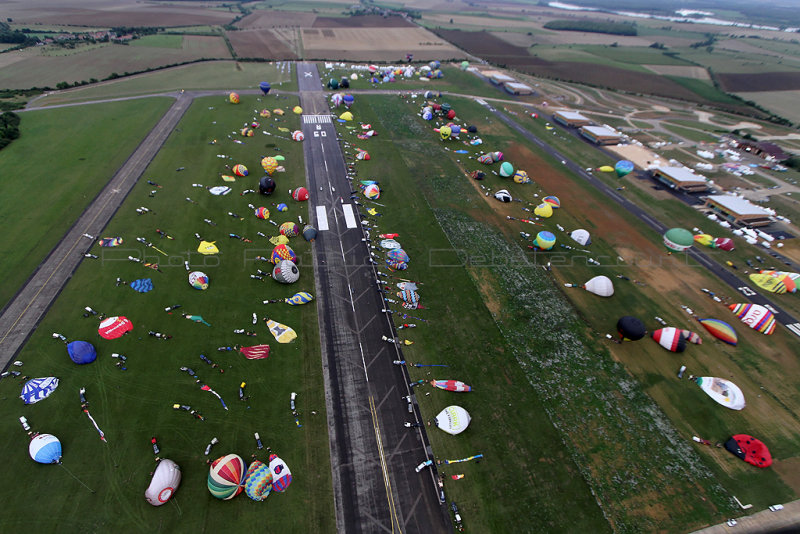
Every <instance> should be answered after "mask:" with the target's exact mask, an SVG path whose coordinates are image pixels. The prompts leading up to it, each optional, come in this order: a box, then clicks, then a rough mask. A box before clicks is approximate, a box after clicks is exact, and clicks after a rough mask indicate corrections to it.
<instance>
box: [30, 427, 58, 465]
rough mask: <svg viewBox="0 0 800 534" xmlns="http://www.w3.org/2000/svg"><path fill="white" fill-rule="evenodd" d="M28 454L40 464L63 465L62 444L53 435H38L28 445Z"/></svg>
mask: <svg viewBox="0 0 800 534" xmlns="http://www.w3.org/2000/svg"><path fill="white" fill-rule="evenodd" d="M28 454H30V455H31V459H32V460H33V461H34V462H37V463H40V464H58V463H61V442H60V441H58V438H57V437H55V436H54V435H52V434H37V435H35V436H34V437H33V439H31V442H30V443H29V444H28Z"/></svg>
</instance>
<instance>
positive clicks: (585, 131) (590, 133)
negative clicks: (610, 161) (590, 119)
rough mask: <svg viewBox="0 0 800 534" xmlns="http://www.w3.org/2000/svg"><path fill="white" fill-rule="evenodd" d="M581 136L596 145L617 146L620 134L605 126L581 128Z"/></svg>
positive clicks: (620, 138) (620, 137) (620, 139)
mask: <svg viewBox="0 0 800 534" xmlns="http://www.w3.org/2000/svg"><path fill="white" fill-rule="evenodd" d="M581 135H582V136H584V137H585V138H586V139H588V140H589V141H591V142H592V143H595V144H597V145H618V144H619V142H620V141H622V134H621V133H619V132H618V131H616V130H614V129H613V128H608V127H606V126H583V127H582V128H581Z"/></svg>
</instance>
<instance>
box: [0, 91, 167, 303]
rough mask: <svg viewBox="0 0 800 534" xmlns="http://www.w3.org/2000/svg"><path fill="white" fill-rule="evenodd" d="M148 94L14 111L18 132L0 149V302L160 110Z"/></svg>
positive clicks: (161, 104)
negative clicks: (0, 231) (2, 231)
mask: <svg viewBox="0 0 800 534" xmlns="http://www.w3.org/2000/svg"><path fill="white" fill-rule="evenodd" d="M172 102H173V100H172V99H169V98H153V99H148V100H136V101H130V102H115V103H106V104H97V105H91V106H81V107H73V108H62V109H54V110H48V111H32V112H26V113H21V114H20V116H21V117H22V122H21V125H20V131H21V136H20V138H19V139H17V140H15V141H14V142H13V143H11V145H9V146H8V147H6V148H5V149H4V150H2V151H0V169H2V170H3V176H4V179H3V180H2V181H0V220H2V221H3V227H4V229H5V232H6V239H4V240H3V242H2V244H0V253H2V255H3V258H4V259H3V262H2V263H0V276H2V278H3V280H4V281H5V282H4V283H3V284H2V287H0V307H2V306H5V304H6V303H7V302H8V300H9V299H10V298H11V297H12V296H13V295H14V294H15V293H16V292H17V291H18V290H19V288H20V287H21V285H22V284H23V282H24V281H25V280H27V278H28V277H29V276H30V275H31V274H33V271H34V270H35V269H36V267H37V266H38V265H39V263H40V262H41V261H42V260H44V258H45V257H46V256H47V254H48V253H49V252H50V251H51V250H52V249H53V247H54V246H55V245H56V244H57V243H58V242H59V240H60V239H61V238H62V237H63V235H64V233H65V232H66V230H67V228H69V227H70V226H71V225H72V224H73V223H74V222H75V220H77V218H78V217H79V216H80V214H81V213H82V212H83V210H84V209H85V208H86V206H88V205H89V203H90V202H91V201H92V200H93V199H94V198H95V196H96V195H97V194H98V193H99V192H100V190H101V189H102V188H103V187H104V186H105V185H106V184H107V183H108V181H109V180H110V179H111V178H112V176H113V175H114V173H116V172H117V170H118V169H119V168H120V167H121V166H122V164H123V163H124V162H125V160H126V159H127V158H128V157H129V156H130V155H131V153H132V152H133V151H134V150H135V149H136V146H137V145H138V144H139V143H140V142H141V141H142V139H144V137H145V136H146V135H147V133H148V132H149V130H150V129H151V128H152V127H153V126H154V125H155V124H156V122H157V121H158V120H159V119H160V118H161V116H162V115H163V114H164V112H165V111H166V110H167V108H168V107H169V106H170V105H171V104H172Z"/></svg>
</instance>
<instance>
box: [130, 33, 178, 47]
mask: <svg viewBox="0 0 800 534" xmlns="http://www.w3.org/2000/svg"><path fill="white" fill-rule="evenodd" d="M130 46H151V47H155V48H181V47H182V46H183V36H182V35H167V34H163V33H161V34H157V35H145V36H143V37H140V38H139V39H134V40H133V41H131V42H130Z"/></svg>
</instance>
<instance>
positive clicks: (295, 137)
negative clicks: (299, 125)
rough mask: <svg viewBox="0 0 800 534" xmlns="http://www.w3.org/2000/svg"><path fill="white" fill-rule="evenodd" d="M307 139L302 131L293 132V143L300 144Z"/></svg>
mask: <svg viewBox="0 0 800 534" xmlns="http://www.w3.org/2000/svg"><path fill="white" fill-rule="evenodd" d="M305 138H306V136H305V135H303V132H301V131H300V130H295V131H293V132H292V141H298V142H299V141H302V140H303V139H305Z"/></svg>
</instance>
